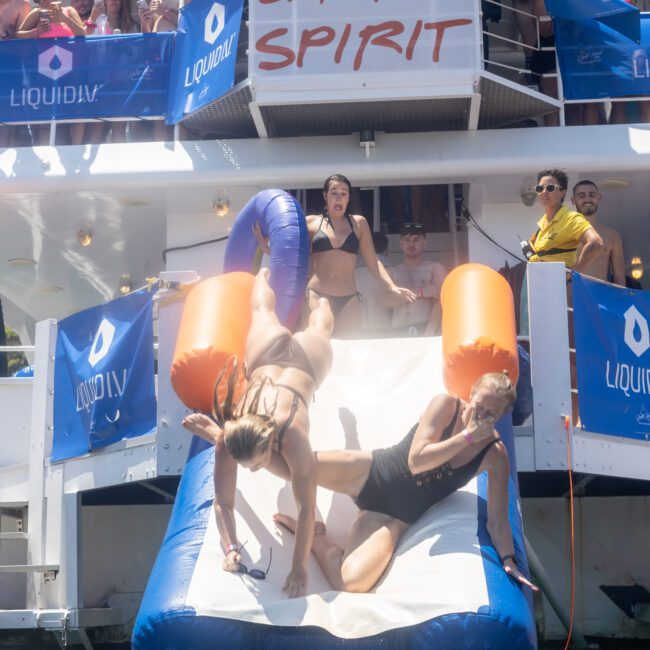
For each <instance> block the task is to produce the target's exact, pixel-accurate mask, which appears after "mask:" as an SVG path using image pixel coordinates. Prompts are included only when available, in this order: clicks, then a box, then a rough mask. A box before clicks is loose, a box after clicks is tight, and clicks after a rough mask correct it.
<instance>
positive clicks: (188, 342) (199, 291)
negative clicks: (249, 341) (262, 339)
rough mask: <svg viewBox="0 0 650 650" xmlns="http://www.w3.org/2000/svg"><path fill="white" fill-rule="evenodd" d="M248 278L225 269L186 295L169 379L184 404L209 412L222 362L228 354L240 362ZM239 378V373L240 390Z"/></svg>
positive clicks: (246, 327)
mask: <svg viewBox="0 0 650 650" xmlns="http://www.w3.org/2000/svg"><path fill="white" fill-rule="evenodd" d="M254 281H255V277H254V276H253V275H251V274H250V273H242V272H237V273H227V274H225V275H219V276H216V277H213V278H208V279H207V280H204V281H203V282H201V283H199V284H198V285H197V286H196V287H195V288H194V289H192V291H191V292H190V293H189V295H188V296H187V299H186V301H185V308H184V310H183V317H182V319H181V324H180V328H179V331H178V338H177V339H176V349H175V351H174V359H173V361H172V367H171V383H172V386H173V387H174V390H175V391H176V394H177V395H178V397H179V398H180V400H181V401H182V402H183V404H185V406H187V407H188V408H191V409H195V410H197V411H202V412H204V413H210V411H211V409H212V394H213V391H214V384H215V382H216V380H217V377H218V376H219V373H220V372H221V370H222V368H223V367H224V365H225V363H226V361H227V360H228V358H229V357H230V356H232V355H237V356H238V357H239V359H240V360H241V361H243V359H244V353H245V350H246V337H247V336H248V330H249V328H250V324H251V307H250V304H251V293H252V290H253V283H254ZM243 382H244V378H243V377H241V376H240V389H241V387H242V386H243ZM222 384H223V385H224V388H225V384H226V382H225V381H223V382H222Z"/></svg>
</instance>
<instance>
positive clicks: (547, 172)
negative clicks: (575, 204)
mask: <svg viewBox="0 0 650 650" xmlns="http://www.w3.org/2000/svg"><path fill="white" fill-rule="evenodd" d="M544 176H552V177H553V178H557V182H558V183H559V184H560V187H561V188H562V189H563V190H566V188H567V187H568V186H569V177H568V176H567V175H566V172H563V171H562V170H561V169H544V170H542V171H541V172H539V173H538V174H537V182H538V183H539V182H540V181H541V180H542V178H544Z"/></svg>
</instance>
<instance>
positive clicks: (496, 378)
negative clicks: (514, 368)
mask: <svg viewBox="0 0 650 650" xmlns="http://www.w3.org/2000/svg"><path fill="white" fill-rule="evenodd" d="M481 388H487V389H488V390H489V391H490V392H492V393H494V394H495V395H500V396H501V397H505V398H506V400H507V402H508V406H507V408H506V410H510V409H511V408H512V405H513V404H514V403H515V400H516V399H517V392H516V391H515V387H514V386H513V385H512V382H511V381H510V377H509V373H508V371H507V370H503V371H501V372H486V373H485V374H484V375H481V376H480V377H479V378H478V379H477V380H476V383H475V384H474V385H473V386H472V390H471V392H470V398H471V397H472V396H473V395H474V394H476V392H478V391H479V390H481Z"/></svg>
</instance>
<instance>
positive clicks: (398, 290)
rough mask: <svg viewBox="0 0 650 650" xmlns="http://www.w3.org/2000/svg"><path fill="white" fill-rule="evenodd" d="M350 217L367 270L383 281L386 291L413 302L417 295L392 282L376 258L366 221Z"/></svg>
mask: <svg viewBox="0 0 650 650" xmlns="http://www.w3.org/2000/svg"><path fill="white" fill-rule="evenodd" d="M352 218H353V219H354V222H355V223H356V224H357V226H358V228H359V252H360V253H361V257H362V258H363V262H364V264H365V265H366V266H367V267H368V270H369V271H370V272H371V273H372V274H373V275H374V276H375V277H376V278H377V279H378V280H379V281H380V282H383V283H384V285H385V286H386V290H387V291H389V292H391V293H394V294H397V295H398V296H404V297H405V301H404V302H413V301H414V300H415V299H416V298H417V296H416V295H415V294H414V293H413V292H412V291H411V290H410V289H404V288H403V287H398V286H397V285H396V284H395V283H394V282H393V278H391V277H390V275H389V274H388V271H387V270H386V267H385V266H384V265H383V264H382V263H381V262H380V261H379V259H378V258H377V253H376V252H375V246H374V244H373V243H372V233H371V232H370V226H368V222H367V221H366V220H365V219H364V218H363V217H357V216H356V215H355V216H353V217H352Z"/></svg>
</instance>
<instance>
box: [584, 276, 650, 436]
mask: <svg viewBox="0 0 650 650" xmlns="http://www.w3.org/2000/svg"><path fill="white" fill-rule="evenodd" d="M573 318H574V327H575V340H576V361H577V370H578V399H579V404H580V419H581V421H582V425H583V427H584V428H585V429H586V430H587V431H591V432H594V433H606V434H608V435H611V436H620V437H623V438H636V439H639V440H650V330H649V328H650V292H648V291H633V290H630V289H624V288H622V287H617V286H615V285H611V284H606V283H604V282H598V281H596V280H592V279H590V278H588V277H586V276H581V275H579V274H577V273H575V274H574V275H573Z"/></svg>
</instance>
